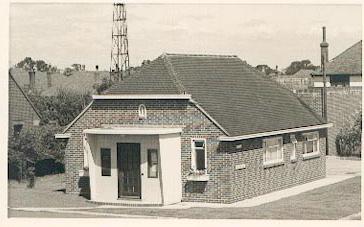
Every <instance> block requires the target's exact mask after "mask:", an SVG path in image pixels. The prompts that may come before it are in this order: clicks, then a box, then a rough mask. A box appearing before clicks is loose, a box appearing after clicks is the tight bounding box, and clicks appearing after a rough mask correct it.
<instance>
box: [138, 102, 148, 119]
mask: <svg viewBox="0 0 364 227" xmlns="http://www.w3.org/2000/svg"><path fill="white" fill-rule="evenodd" d="M138 115H139V119H145V118H147V108H146V107H145V105H144V104H140V105H139V108H138Z"/></svg>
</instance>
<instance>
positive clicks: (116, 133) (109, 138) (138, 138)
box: [83, 124, 182, 205]
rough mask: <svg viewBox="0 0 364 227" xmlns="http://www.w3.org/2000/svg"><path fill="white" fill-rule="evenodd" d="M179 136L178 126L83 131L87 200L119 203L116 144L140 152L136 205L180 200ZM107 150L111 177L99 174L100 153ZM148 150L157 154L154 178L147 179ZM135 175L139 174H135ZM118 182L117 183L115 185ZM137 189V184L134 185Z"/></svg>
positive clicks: (126, 127) (117, 127) (119, 126)
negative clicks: (88, 179)
mask: <svg viewBox="0 0 364 227" xmlns="http://www.w3.org/2000/svg"><path fill="white" fill-rule="evenodd" d="M181 132H182V127H178V126H164V125H163V126H143V125H135V126H129V125H128V126H123V125H116V124H115V125H101V127H100V128H89V129H85V130H83V134H84V136H83V138H84V139H83V146H84V158H85V159H84V164H86V165H87V164H88V167H89V176H90V191H91V200H93V201H99V202H111V203H115V202H116V203H119V202H125V201H123V200H120V194H118V193H119V192H118V187H119V186H118V184H119V183H120V182H119V177H118V174H119V173H118V169H117V168H118V165H117V156H118V155H117V152H118V144H127V143H134V144H135V143H137V144H140V145H139V152H140V156H139V157H140V173H141V175H140V181H141V191H140V192H138V193H140V200H139V202H140V203H146V204H163V205H166V204H172V203H177V202H180V201H181V199H182V182H181V138H180V137H181V135H180V134H181ZM104 148H107V149H110V152H111V153H110V155H111V156H110V158H111V173H110V175H109V176H107V177H104V176H102V175H101V174H100V172H101V157H100V152H99V151H100V150H101V149H104ZM150 149H156V150H158V153H159V155H158V156H159V157H158V166H157V168H158V176H157V177H156V178H150V177H148V167H147V165H148V155H147V152H148V150H150ZM137 172H139V171H137ZM118 182H119V183H118ZM138 185H139V184H138Z"/></svg>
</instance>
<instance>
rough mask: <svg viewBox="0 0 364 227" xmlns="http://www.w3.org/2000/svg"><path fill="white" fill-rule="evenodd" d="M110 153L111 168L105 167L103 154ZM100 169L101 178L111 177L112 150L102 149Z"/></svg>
mask: <svg viewBox="0 0 364 227" xmlns="http://www.w3.org/2000/svg"><path fill="white" fill-rule="evenodd" d="M104 152H108V153H109V166H108V167H105V166H104V162H103V157H104V155H103V153H104ZM100 162H101V163H100V167H101V176H103V177H110V176H111V149H110V148H106V147H102V148H100Z"/></svg>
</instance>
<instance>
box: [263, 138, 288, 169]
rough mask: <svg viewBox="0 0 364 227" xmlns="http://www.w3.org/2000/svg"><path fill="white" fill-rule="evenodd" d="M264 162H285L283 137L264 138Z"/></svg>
mask: <svg viewBox="0 0 364 227" xmlns="http://www.w3.org/2000/svg"><path fill="white" fill-rule="evenodd" d="M263 151H264V153H263V162H264V164H271V163H279V162H283V138H282V137H275V138H271V139H265V140H263Z"/></svg>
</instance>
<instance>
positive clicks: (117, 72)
mask: <svg viewBox="0 0 364 227" xmlns="http://www.w3.org/2000/svg"><path fill="white" fill-rule="evenodd" d="M112 21H113V25H112V33H111V39H112V44H111V65H110V79H111V80H113V81H115V80H116V81H120V80H123V79H124V78H125V76H128V75H129V51H128V35H127V34H128V29H127V24H126V9H125V4H124V3H114V10H113V16H112Z"/></svg>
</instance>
